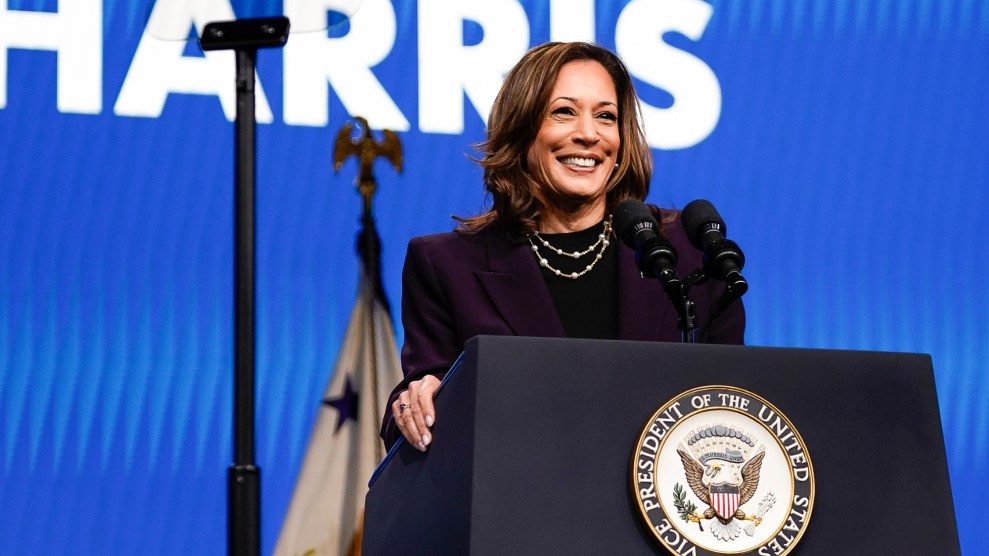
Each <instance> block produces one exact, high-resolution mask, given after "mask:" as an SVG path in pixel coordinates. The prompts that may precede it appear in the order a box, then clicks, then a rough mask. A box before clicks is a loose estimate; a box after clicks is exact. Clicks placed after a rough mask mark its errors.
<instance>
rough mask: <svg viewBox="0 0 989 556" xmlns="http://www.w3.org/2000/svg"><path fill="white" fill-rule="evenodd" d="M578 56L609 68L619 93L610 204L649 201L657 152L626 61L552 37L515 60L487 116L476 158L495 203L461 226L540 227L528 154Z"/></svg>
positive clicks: (518, 229) (520, 230)
mask: <svg viewBox="0 0 989 556" xmlns="http://www.w3.org/2000/svg"><path fill="white" fill-rule="evenodd" d="M579 60H591V61H595V62H598V63H599V64H601V65H602V66H604V68H605V70H607V72H608V74H609V75H611V80H612V81H613V82H614V85H615V92H616V93H617V95H618V113H619V122H618V130H619V136H620V137H621V147H620V148H619V151H618V166H617V167H616V168H615V170H614V172H612V174H611V178H610V179H609V181H608V184H607V194H606V205H607V208H608V209H611V208H612V207H614V206H615V205H617V204H618V203H620V202H621V201H624V200H625V199H629V198H634V199H639V200H644V199H645V197H646V194H647V193H648V192H649V179H650V177H651V176H652V156H651V154H650V152H649V145H648V144H647V143H646V136H645V132H644V131H643V129H642V124H641V122H640V121H639V100H638V97H637V96H636V94H635V89H634V88H633V87H632V78H631V76H630V75H629V73H628V70H627V69H626V68H625V64H624V63H622V61H621V59H619V58H618V56H616V55H615V54H614V53H612V52H611V51H609V50H607V49H605V48H602V47H600V46H597V45H594V44H590V43H585V42H569V43H558V42H550V43H546V44H543V45H540V46H537V47H535V48H533V49H532V50H530V51H529V52H527V53H526V54H525V56H523V57H522V59H521V60H519V62H518V63H517V64H515V67H514V68H512V70H511V72H509V74H508V76H507V77H506V78H505V82H504V84H503V85H502V86H501V90H500V91H499V92H498V96H497V97H496V98H495V101H494V105H493V106H492V107H491V114H490V115H489V116H488V129H487V139H486V140H485V141H484V142H482V143H480V144H478V145H476V148H477V150H478V151H479V152H480V153H481V157H480V158H476V159H474V160H475V161H476V162H478V163H479V164H480V165H481V167H482V168H484V188H485V190H487V191H488V193H490V194H491V198H492V206H491V208H490V209H489V210H488V211H487V212H485V213H483V214H480V215H477V216H474V217H471V218H459V217H455V218H456V219H457V220H458V221H459V222H460V226H459V229H460V230H462V231H465V232H467V233H473V232H477V231H480V230H482V229H484V228H486V227H487V226H489V225H491V224H493V223H495V222H501V223H502V224H504V225H506V226H507V227H508V228H509V230H511V232H512V233H513V234H517V235H525V234H528V233H531V232H533V231H535V230H536V227H537V225H536V221H537V219H538V218H539V215H540V214H541V213H542V211H543V206H542V202H541V201H540V200H539V198H538V197H537V195H536V192H537V191H538V190H539V181H538V179H537V177H536V176H534V175H533V173H532V172H530V170H529V168H528V165H527V163H526V153H527V151H528V149H529V146H530V145H531V144H532V142H533V141H534V140H535V137H536V134H537V133H538V132H539V126H540V125H541V123H542V120H543V117H544V115H545V111H546V107H547V105H548V104H549V96H550V94H551V93H552V91H553V85H554V84H555V82H556V76H557V75H558V74H559V72H560V68H562V67H563V66H564V65H565V64H567V63H569V62H574V61H579Z"/></svg>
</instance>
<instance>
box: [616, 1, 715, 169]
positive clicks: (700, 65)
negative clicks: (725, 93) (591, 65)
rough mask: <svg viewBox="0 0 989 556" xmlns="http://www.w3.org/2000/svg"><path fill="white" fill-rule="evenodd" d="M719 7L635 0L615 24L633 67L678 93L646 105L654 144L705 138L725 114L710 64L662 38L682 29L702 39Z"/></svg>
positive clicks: (619, 45) (621, 50)
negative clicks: (668, 102)
mask: <svg viewBox="0 0 989 556" xmlns="http://www.w3.org/2000/svg"><path fill="white" fill-rule="evenodd" d="M713 11H714V9H713V8H712V7H711V6H710V4H707V3H705V2H701V1H700V0H667V1H664V2H657V1H655V0H632V1H631V2H629V4H628V5H627V6H625V9H624V10H622V13H621V15H619V16H618V22H617V24H616V26H615V48H616V50H617V51H618V54H619V55H620V56H621V57H622V59H623V60H624V61H625V64H626V65H627V66H628V69H629V71H630V72H631V73H632V74H634V75H635V76H636V77H638V78H639V79H641V80H643V81H645V82H646V83H649V84H650V85H654V86H656V87H659V88H660V89H663V90H664V91H666V92H668V93H670V94H671V95H672V96H673V106H671V107H670V108H656V107H654V106H649V105H646V104H643V105H642V119H643V125H644V127H645V129H646V136H647V137H648V138H649V146H650V147H653V148H657V149H665V150H674V149H685V148H687V147H692V146H694V145H696V144H698V143H700V142H701V141H703V140H704V139H706V138H707V137H708V136H709V135H710V134H711V132H712V131H714V128H715V127H716V126H717V125H718V120H719V119H720V118H721V85H720V84H719V83H718V78H717V76H715V75H714V71H713V70H711V68H710V66H708V65H707V64H705V63H704V62H703V61H702V60H700V59H699V58H697V57H695V56H693V55H692V54H689V53H687V52H684V51H682V50H679V49H677V48H674V47H672V46H670V45H668V44H666V43H665V42H663V34H665V33H668V32H676V33H680V34H682V35H684V36H686V37H687V38H689V39H691V40H693V41H697V40H699V39H700V38H701V35H703V34H704V29H705V28H706V27H707V23H708V21H710V19H711V14H712V13H713Z"/></svg>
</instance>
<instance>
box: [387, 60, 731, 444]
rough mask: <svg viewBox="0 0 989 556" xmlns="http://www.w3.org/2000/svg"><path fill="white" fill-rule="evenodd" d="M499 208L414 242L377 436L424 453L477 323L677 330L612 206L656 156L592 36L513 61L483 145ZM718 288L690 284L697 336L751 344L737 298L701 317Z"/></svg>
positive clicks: (688, 258)
mask: <svg viewBox="0 0 989 556" xmlns="http://www.w3.org/2000/svg"><path fill="white" fill-rule="evenodd" d="M480 150H481V152H482V154H483V157H482V158H481V159H480V160H478V163H480V164H481V166H482V167H483V168H484V184H485V188H486V189H487V191H488V192H489V193H490V194H491V198H492V207H491V209H490V210H489V211H488V212H486V213H484V214H481V215H479V216H476V217H473V218H467V219H458V220H460V226H459V227H458V229H457V230H456V231H455V232H450V233H444V234H436V235H432V236H425V237H419V238H415V239H413V240H412V241H411V242H410V243H409V250H408V255H407V258H406V261H405V269H404V271H403V297H402V319H403V324H404V325H405V345H404V346H403V348H402V368H403V371H404V373H405V379H404V380H403V381H402V383H401V384H399V385H398V387H396V389H395V391H394V392H393V393H392V397H391V399H390V402H389V411H388V412H386V415H385V418H384V423H383V425H382V431H381V436H382V438H383V439H384V441H385V444H386V445H387V446H391V444H393V443H394V442H395V441H396V440H397V439H398V436H399V435H400V434H401V435H404V436H405V438H406V439H407V440H408V441H409V442H410V443H411V444H412V446H414V447H416V448H417V449H419V450H422V451H425V450H426V449H427V447H428V446H429V445H430V443H431V442H432V441H433V438H432V432H431V428H432V426H433V424H434V423H435V421H436V419H437V418H438V416H437V415H436V412H435V408H434V406H433V396H434V395H435V393H436V389H437V387H438V386H439V383H440V377H441V376H442V374H443V373H444V372H446V370H447V369H448V368H449V366H450V365H451V364H452V363H453V362H454V360H455V359H456V358H457V356H458V355H459V353H460V352H461V351H462V350H463V347H464V343H465V342H466V341H467V340H468V339H470V338H472V337H474V336H477V335H479V334H487V335H518V336H548V337H577V338H603V339H623V340H646V341H678V340H679V338H680V332H679V330H678V328H677V325H676V322H677V320H676V319H677V315H676V310H675V309H674V308H673V306H672V304H671V303H670V302H669V301H668V300H667V298H666V296H665V295H664V294H663V291H662V288H661V287H660V284H659V282H658V281H656V280H651V279H643V278H642V277H641V276H640V274H639V270H638V267H637V266H636V263H635V260H634V253H633V252H632V251H631V250H630V249H627V248H625V247H624V246H621V245H619V243H620V242H618V241H617V240H616V239H615V237H614V235H613V233H612V229H611V210H612V209H613V208H614V207H615V205H617V204H618V203H620V202H621V201H623V200H625V199H629V198H634V199H639V200H643V199H645V197H646V194H647V193H648V191H649V180H650V177H651V173H652V159H651V156H650V152H649V147H648V145H647V143H646V140H645V134H644V133H643V130H642V126H641V124H640V122H639V120H638V99H637V97H636V95H635V91H634V89H633V87H632V80H631V77H630V76H629V74H628V71H627V70H626V69H625V66H624V64H623V63H622V62H621V60H619V59H618V57H617V56H615V55H614V54H613V53H611V52H609V51H607V50H605V49H603V48H601V47H598V46H595V45H591V44H587V43H548V44H544V45H542V46H538V47H536V48H534V49H532V50H530V51H529V52H528V53H527V54H526V55H525V56H524V57H523V58H522V59H521V60H520V61H519V63H518V64H517V65H516V66H515V67H514V68H513V69H512V71H511V72H510V73H509V74H508V76H507V77H506V79H505V83H504V85H503V86H502V88H501V91H500V92H499V93H498V97H497V98H496V99H495V103H494V106H493V107H492V110H491V115H490V117H489V119H488V129H487V140H486V141H485V142H484V143H482V144H481V145H480ZM655 210H656V212H657V213H658V215H659V216H660V218H661V219H662V221H663V222H664V223H665V224H666V225H665V226H664V233H665V235H666V236H667V237H668V239H670V241H671V242H672V243H673V245H674V247H675V248H676V250H677V252H678V254H679V262H678V265H677V271H678V272H679V273H680V274H681V275H686V274H687V273H689V272H690V271H692V270H694V269H695V268H697V267H699V266H701V261H702V255H701V253H700V252H698V251H697V250H696V249H694V248H693V247H691V246H690V244H689V242H688V241H687V239H686V236H685V234H684V232H683V230H682V229H681V228H682V227H681V226H679V225H674V226H671V225H670V224H672V223H675V221H676V218H677V214H676V213H675V212H673V211H662V212H660V211H659V209H655ZM720 295H721V287H720V286H719V285H714V284H710V285H705V286H700V287H696V288H694V290H692V293H691V297H692V299H693V300H694V301H695V302H696V314H697V315H698V320H699V322H698V330H704V331H706V334H705V335H704V336H703V337H702V338H701V340H702V341H707V342H712V343H735V344H740V343H742V338H743V331H744V327H745V315H744V310H743V308H742V306H741V304H740V303H735V304H734V305H733V306H731V307H730V308H729V309H728V310H727V311H725V312H724V313H722V314H721V315H720V316H719V317H718V318H717V319H715V320H714V321H712V322H708V321H707V320H706V319H705V316H706V315H707V314H709V309H710V307H711V306H712V305H713V303H714V302H715V301H716V300H717V299H718V298H719V297H720Z"/></svg>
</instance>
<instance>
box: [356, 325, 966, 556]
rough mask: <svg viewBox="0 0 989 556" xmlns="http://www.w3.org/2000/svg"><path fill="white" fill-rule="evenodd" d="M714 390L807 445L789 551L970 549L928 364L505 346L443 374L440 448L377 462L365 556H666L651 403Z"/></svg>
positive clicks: (490, 346)
mask: <svg viewBox="0 0 989 556" xmlns="http://www.w3.org/2000/svg"><path fill="white" fill-rule="evenodd" d="M706 385H727V386H732V387H737V388H740V389H744V390H747V391H749V392H752V393H755V394H758V395H759V396H761V397H762V398H764V399H766V400H769V401H771V403H772V404H773V405H774V406H775V407H776V408H778V409H779V411H781V412H782V413H783V414H785V415H786V417H788V418H789V420H790V422H792V423H793V426H794V427H795V428H796V429H797V430H798V431H799V433H800V435H801V436H802V438H803V441H804V444H805V446H806V450H807V453H808V455H809V458H810V459H811V461H812V463H813V471H814V476H815V484H816V495H815V498H814V503H813V511H812V514H811V516H810V518H809V521H808V524H807V527H806V529H805V532H804V533H803V534H802V537H801V538H800V540H799V543H798V544H797V545H796V547H795V548H793V549H792V552H790V554H795V555H799V556H808V555H828V556H830V555H834V554H843V555H857V554H862V555H874V554H918V555H919V554H941V555H944V554H960V547H959V543H958V535H957V529H956V524H955V515H954V508H953V505H952V500H951V490H950V486H949V480H948V468H947V461H946V457H945V450H944V441H943V438H942V434H941V420H940V415H939V413H938V403H937V397H936V393H935V386H934V375H933V372H932V368H931V360H930V357H929V356H927V355H920V354H908V353H877V352H859V351H837V350H812V349H784V348H760V347H747V346H718V345H685V344H664V343H646V342H625V341H604V340H576V339H554V338H521V337H495V336H480V337H477V338H474V339H472V340H470V341H469V342H468V343H467V345H466V348H465V351H464V354H463V355H462V356H461V358H460V359H459V360H458V362H457V363H456V364H455V365H454V367H453V368H452V369H451V371H450V372H449V373H448V375H447V379H446V380H445V381H444V385H443V387H442V390H441V391H440V393H439V394H438V395H437V397H436V400H435V403H436V412H437V422H436V424H435V426H434V427H433V437H434V441H433V444H432V445H431V446H430V448H429V449H428V451H427V452H426V453H421V452H419V451H417V450H415V449H414V448H412V447H411V446H409V445H407V444H406V443H405V442H404V441H400V442H399V443H398V444H397V445H396V446H395V448H394V449H393V450H392V451H391V452H390V453H389V455H388V456H387V458H386V460H385V461H384V462H382V465H381V466H380V467H379V469H378V471H377V472H376V474H375V476H374V477H373V479H372V483H371V487H370V490H369V492H368V495H367V504H366V509H365V533H364V554H366V555H370V556H375V555H381V554H403V556H411V555H418V554H423V555H425V554H429V555H440V554H472V555H474V554H476V555H488V554H491V555H495V554H498V555H504V554H512V555H521V554H539V555H549V554H568V555H571V554H621V555H631V554H669V553H670V551H669V550H667V548H668V547H664V546H662V544H661V543H660V542H658V541H657V539H656V538H655V536H654V534H653V531H651V530H650V529H649V525H648V524H647V523H646V522H645V521H644V520H643V518H642V517H641V515H640V511H639V507H638V503H637V501H636V500H635V497H634V496H633V495H632V491H631V486H630V485H631V483H630V481H631V461H632V458H633V452H634V451H635V450H636V441H637V439H638V438H639V436H640V433H641V432H642V431H643V427H644V426H645V425H646V423H647V422H648V421H649V419H650V417H651V416H653V415H654V414H655V413H656V411H657V409H658V408H660V406H661V405H662V404H664V403H665V402H667V401H668V400H670V399H673V398H675V397H676V396H678V395H679V394H681V393H683V392H685V391H688V390H691V389H694V388H697V387H699V386H706ZM695 527H696V526H695ZM698 553H701V552H698ZM766 554H773V551H771V550H767V551H766Z"/></svg>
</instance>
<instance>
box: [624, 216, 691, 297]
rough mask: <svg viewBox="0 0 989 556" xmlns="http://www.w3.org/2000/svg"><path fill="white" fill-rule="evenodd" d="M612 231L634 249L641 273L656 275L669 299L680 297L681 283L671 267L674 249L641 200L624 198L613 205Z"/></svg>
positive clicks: (675, 255) (674, 260)
mask: <svg viewBox="0 0 989 556" xmlns="http://www.w3.org/2000/svg"><path fill="white" fill-rule="evenodd" d="M614 218H615V231H616V232H617V233H618V237H619V238H621V240H622V241H623V242H625V245H627V246H629V247H630V248H631V249H632V250H633V251H635V261H636V262H637V263H638V264H639V270H641V271H642V274H644V275H646V276H650V277H653V278H659V281H660V283H661V284H662V285H663V290H664V291H666V293H667V295H669V296H670V297H671V298H675V299H679V298H682V296H683V291H682V284H681V282H680V278H679V277H678V276H677V273H676V269H675V268H674V267H675V265H676V262H677V254H676V250H675V249H673V245H672V244H671V243H670V241H669V240H668V239H666V238H665V237H663V236H662V235H661V234H660V233H659V223H658V222H656V218H655V217H653V215H652V211H650V210H649V207H647V206H646V205H645V203H643V202H642V201H638V200H636V199H626V200H624V201H622V202H621V203H619V204H618V206H617V207H615V212H614Z"/></svg>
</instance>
